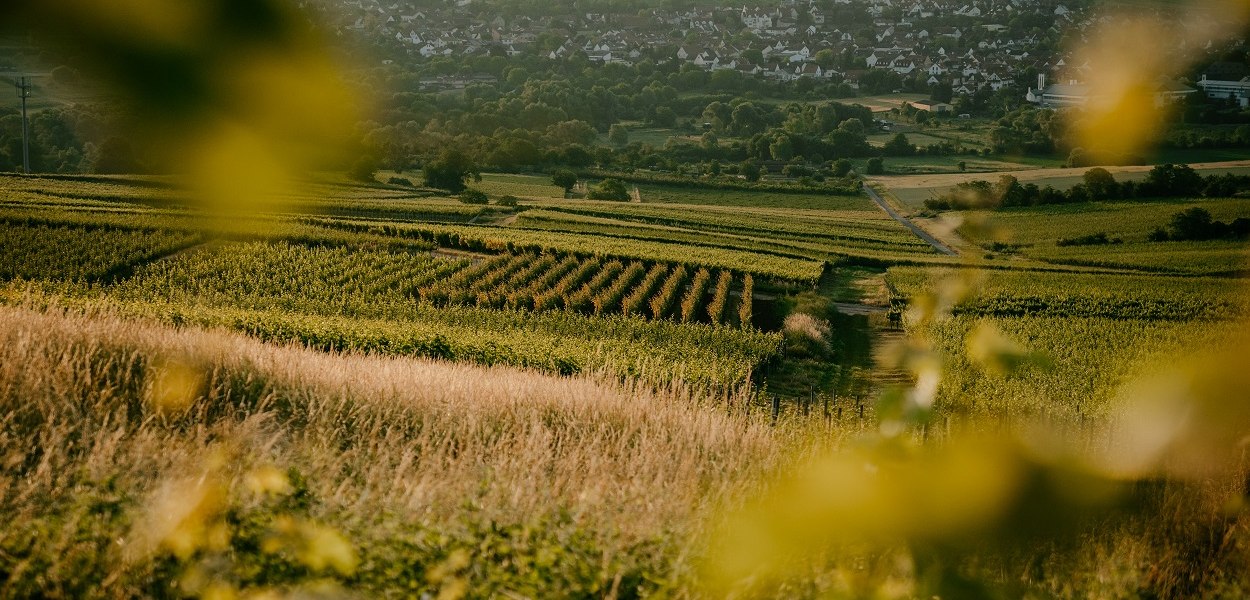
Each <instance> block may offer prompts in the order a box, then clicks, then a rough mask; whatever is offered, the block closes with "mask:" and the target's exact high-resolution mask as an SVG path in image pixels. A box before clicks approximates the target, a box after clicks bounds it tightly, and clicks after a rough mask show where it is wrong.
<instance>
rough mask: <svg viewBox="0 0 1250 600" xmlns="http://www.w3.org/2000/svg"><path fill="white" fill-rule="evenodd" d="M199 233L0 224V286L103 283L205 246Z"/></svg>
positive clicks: (34, 224) (17, 223) (0, 221)
mask: <svg viewBox="0 0 1250 600" xmlns="http://www.w3.org/2000/svg"><path fill="white" fill-rule="evenodd" d="M200 239H201V238H200V236H199V235H196V234H194V233H186V232H178V231H164V230H154V229H112V228H96V227H81V226H71V225H53V224H37V223H25V222H20V221H19V222H13V221H3V220H0V281H3V280H8V279H39V278H48V279H67V280H75V281H101V280H107V279H109V278H112V277H115V276H119V275H122V274H124V273H125V272H126V271H127V270H128V269H130V268H131V267H133V266H134V265H136V264H139V263H141V262H145V261H148V260H151V259H153V258H157V257H160V256H164V255H166V254H169V253H171V252H174V251H176V250H179V249H182V248H186V247H188V246H191V245H193V244H196V243H198V242H199V241H200Z"/></svg>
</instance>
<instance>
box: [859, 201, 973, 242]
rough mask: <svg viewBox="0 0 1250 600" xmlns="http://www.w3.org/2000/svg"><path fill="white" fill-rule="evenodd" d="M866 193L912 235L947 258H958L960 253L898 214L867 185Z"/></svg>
mask: <svg viewBox="0 0 1250 600" xmlns="http://www.w3.org/2000/svg"><path fill="white" fill-rule="evenodd" d="M864 191H865V192H868V197H869V198H872V201H873V202H876V203H877V206H879V207H881V210H884V211H885V214H887V215H890V217H891V218H893V219H894V220H895V221H898V222H899V223H902V224H903V226H904V227H907V228H908V229H910V230H912V233H915V234H916V235H917V236H918V237H919V238H920V239H922V240H924V241H926V242H929V245H930V246H933V247H934V248H936V249H937V251H938V252H941V253H942V254H945V255H947V256H958V253H956V252H955V251H954V250H952V249H951V247H950V246H947V245H946V244H943V243H942V242H939V241H938V240H937V238H935V237H933V236H931V235H929V232H927V231H925V230H923V229H921V228H920V226H919V225H917V224H915V223H912V222H911V219H908V218H907V217H904V216H903V215H900V214H898V212H897V211H895V210H894V209H893V208H891V207H890V205H889V204H888V203H887V202H886V201H885V199H884V198H882V197H881V196H878V195H877V191H876V190H874V189H872V188H870V187H868V185H867V184H865V185H864Z"/></svg>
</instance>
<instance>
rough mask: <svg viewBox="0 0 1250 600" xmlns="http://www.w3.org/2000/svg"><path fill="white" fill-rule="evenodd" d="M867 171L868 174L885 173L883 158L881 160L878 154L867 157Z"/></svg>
mask: <svg viewBox="0 0 1250 600" xmlns="http://www.w3.org/2000/svg"><path fill="white" fill-rule="evenodd" d="M867 171H868V174H869V175H882V174H884V173H885V160H883V159H882V158H881V157H879V156H877V157H873V158H870V159H868V169H867Z"/></svg>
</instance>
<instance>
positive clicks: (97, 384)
mask: <svg viewBox="0 0 1250 600" xmlns="http://www.w3.org/2000/svg"><path fill="white" fill-rule="evenodd" d="M0 403H2V404H3V410H4V411H5V413H6V414H7V415H9V417H8V418H6V420H5V423H4V426H3V431H4V434H5V435H3V436H2V437H0V452H3V454H4V456H6V457H8V458H7V459H6V461H5V462H4V464H3V466H0V476H2V477H3V478H4V480H5V481H6V482H7V484H6V487H5V489H6V493H5V494H4V496H3V500H2V501H0V514H2V515H3V518H4V520H5V522H6V523H9V526H8V527H6V528H5V529H4V531H3V532H0V548H3V552H0V565H3V571H4V572H5V573H6V574H7V575H6V577H5V579H6V580H7V581H6V583H5V589H6V593H14V594H17V595H26V594H31V593H36V592H39V593H40V594H50V595H53V596H57V595H63V596H77V595H80V594H84V593H90V594H92V595H105V596H127V595H131V594H133V593H135V592H136V591H138V590H143V589H155V588H154V587H153V586H156V585H159V584H158V582H163V581H167V580H169V579H170V578H171V577H173V578H176V577H177V576H178V574H179V573H183V572H190V571H192V570H193V569H195V568H200V569H208V573H207V574H209V575H210V576H211V577H213V578H214V579H216V580H218V581H219V582H222V583H230V582H233V583H236V584H240V585H243V586H248V587H252V588H253V589H256V588H259V587H261V586H262V585H268V586H274V585H278V586H281V585H290V584H293V583H295V582H298V581H300V580H304V581H310V580H312V579H313V578H314V575H313V574H310V573H308V571H307V570H306V569H304V568H301V566H300V564H299V563H300V562H301V558H300V557H307V556H309V554H286V555H281V556H273V555H265V554H262V553H261V552H258V551H257V548H256V547H255V546H252V545H250V544H252V543H255V542H257V541H259V539H263V538H264V537H265V536H266V535H269V534H267V533H266V532H270V531H275V530H276V529H275V528H281V527H285V526H287V525H289V524H290V523H289V522H287V524H286V525H284V522H283V521H281V519H284V518H285V519H288V520H289V519H295V520H296V522H297V523H299V522H304V521H308V522H312V523H329V524H330V527H331V528H332V529H333V530H335V531H337V532H338V534H339V535H341V536H342V537H343V538H345V539H346V541H347V544H348V549H346V550H343V549H340V550H337V551H334V552H337V553H338V554H341V555H342V554H354V555H355V556H356V557H357V558H358V562H357V563H356V568H355V569H352V570H353V571H354V574H352V575H347V574H344V573H336V572H335V571H334V570H333V569H330V570H329V572H328V573H325V574H324V575H329V576H330V578H331V580H335V581H337V582H338V583H340V584H342V585H344V586H347V587H350V588H353V589H356V590H357V591H359V592H361V593H365V594H366V595H370V596H377V595H382V594H384V593H398V592H401V591H402V593H405V594H411V593H417V594H420V593H422V592H428V593H432V594H437V593H438V592H439V590H440V589H441V588H443V587H446V586H449V585H453V584H454V585H462V584H467V585H468V586H470V589H473V590H474V591H475V592H474V593H475V595H481V596H487V595H490V594H489V593H488V591H489V590H496V593H498V591H499V590H502V589H509V590H512V592H513V593H522V594H524V595H544V596H548V597H550V596H565V595H574V596H576V595H582V594H590V595H594V596H598V595H601V594H603V593H605V592H606V590H608V589H610V588H612V587H613V586H618V588H619V591H618V593H622V594H627V593H628V594H632V593H635V591H636V590H638V589H655V588H664V587H669V586H678V587H685V586H688V585H690V583H691V582H690V580H689V579H688V576H689V572H688V570H689V569H690V566H691V565H690V560H691V558H692V557H691V555H690V554H688V553H686V552H685V551H684V550H683V548H689V547H690V544H691V543H692V542H693V541H694V540H695V539H696V538H697V537H698V536H699V535H700V532H701V531H702V530H703V529H704V527H705V525H706V524H707V519H708V518H709V515H710V514H711V511H712V509H714V508H715V507H716V506H717V505H718V504H720V503H722V502H724V501H727V500H731V499H733V498H737V497H740V496H741V495H742V494H743V493H746V492H748V491H749V490H750V489H752V487H753V485H754V484H753V483H752V482H753V481H757V480H759V479H760V478H761V477H762V476H763V475H764V474H765V473H766V472H768V471H770V470H772V469H774V468H776V467H778V466H779V464H780V463H781V462H783V460H784V458H783V456H784V451H783V449H784V444H783V443H782V442H781V441H780V440H779V439H778V436H777V434H776V433H775V432H774V431H771V430H770V429H769V428H767V427H764V426H762V425H760V424H756V423H753V422H750V421H747V420H743V419H741V418H736V417H728V416H725V414H724V410H723V409H714V408H711V407H708V408H702V407H700V406H698V405H697V403H696V402H695V400H694V399H692V398H689V397H687V396H685V395H684V394H683V393H682V392H680V391H648V390H645V389H642V388H638V387H634V386H632V385H629V384H620V383H612V382H599V381H594V380H592V379H589V378H586V377H575V378H554V377H549V376H544V375H538V374H534V373H527V372H522V371H517V370H513V369H503V368H495V369H484V368H478V367H470V366H464V365H454V364H447V363H437V362H428V361H418V360H404V359H385V358H376V357H365V356H351V355H338V354H326V353H319V352H312V351H306V350H300V349H294V348H282V347H275V346H269V345H265V344H261V343H259V342H255V341H252V340H249V339H247V338H244V337H241V336H237V335H232V334H223V333H212V332H204V331H198V330H173V329H166V328H162V327H157V326H151V325H143V324H139V323H134V322H127V321H124V320H119V319H117V318H114V317H111V316H108V315H100V314H97V315H90V316H80V315H74V314H62V313H55V312H53V313H37V312H31V311H28V310H24V309H15V308H0ZM31 440H40V443H38V444H31V443H30V441H31ZM273 467H277V469H278V472H279V473H280V472H284V471H287V470H288V469H291V472H292V473H295V472H298V473H299V474H300V475H299V476H298V478H297V479H295V480H292V481H291V483H293V484H294V485H296V486H297V487H298V488H302V490H303V491H301V492H299V496H298V498H299V500H298V501H297V502H288V501H278V502H273V501H271V502H266V501H265V500H264V497H263V495H261V496H258V495H257V494H256V493H254V492H253V491H249V490H250V489H255V487H256V486H257V485H258V484H257V483H256V481H257V477H258V473H260V474H264V473H266V472H267V471H266V469H268V470H269V471H268V472H272V470H273ZM188 477H190V479H188ZM266 477H268V479H267V481H270V482H272V481H273V480H274V479H275V476H274V475H272V473H271V474H270V475H267V476H266ZM276 477H277V478H278V479H282V477H281V476H276ZM248 482H251V483H250V484H249V483H248ZM279 487H280V486H279ZM206 494H207V495H210V496H211V497H212V498H214V500H212V502H211V503H209V504H205V502H207V500H205V499H204V498H206V497H209V496H206ZM171 502H172V503H173V504H170V503H171ZM168 506H172V507H177V510H179V511H183V512H181V513H180V514H182V515H183V518H184V520H183V521H182V522H181V524H179V522H178V521H172V522H169V521H166V520H165V519H166V518H167V516H166V515H167V514H168V513H167V512H166V509H164V508H162V507H168ZM154 511H155V512H154ZM224 511H229V512H228V513H227V512H224ZM226 514H232V515H234V516H233V517H232V519H236V520H238V519H242V520H241V521H236V522H235V524H234V525H233V526H232V527H231V528H229V529H227V530H226V531H227V532H228V535H229V538H228V540H227V542H228V543H227V545H226V546H225V547H221V548H217V549H214V544H215V543H220V541H218V542H213V541H212V540H211V539H209V538H208V537H206V535H205V533H204V531H203V530H201V529H199V527H200V526H204V527H212V524H213V523H214V522H216V520H217V519H219V518H221V519H224V518H226V517H225V515H226ZM187 527H190V529H187ZM41 530H42V531H45V532H47V531H48V530H52V531H55V532H56V533H55V534H50V535H49V536H48V537H43V535H44V534H40V533H38V532H39V531H41ZM314 531H317V535H318V536H320V537H319V538H318V539H320V540H322V544H324V546H325V547H321V548H315V549H314V550H313V554H312V555H313V556H316V553H317V552H323V551H327V547H337V546H331V544H330V542H331V541H333V540H332V536H333V534H329V533H325V532H324V531H321V530H314ZM488 531H494V532H495V533H494V534H487V533H486V532H488ZM197 532H198V533H197ZM483 535H486V536H488V537H487V538H482V537H481V536H483ZM490 535H493V536H494V537H493V538H492V537H489V536H490ZM28 536H35V537H34V539H38V540H40V542H39V543H38V544H37V545H35V546H29V545H27V544H28V540H29V539H31V538H30V537H28ZM175 536H176V537H175ZM171 539H177V540H179V542H178V543H179V544H181V545H173V546H171V545H170V544H171V543H173V542H171V541H170V540H171ZM483 539H493V540H495V541H494V543H497V544H507V545H509V546H510V547H511V548H512V550H511V551H510V552H509V551H507V550H500V549H499V548H498V547H492V546H490V545H489V544H487V545H483V544H484V543H485V542H483ZM172 548H183V549H188V548H189V550H188V551H187V553H186V555H185V556H186V558H185V560H182V561H178V560H175V559H174V558H173V556H172V554H171V549H172ZM453 553H464V554H466V558H467V559H468V562H469V564H471V565H472V568H470V569H465V568H464V567H463V566H461V567H457V568H456V569H454V575H455V577H454V578H453V577H450V576H447V577H444V578H436V577H431V576H428V573H429V572H431V571H432V570H433V568H434V567H436V566H438V565H439V564H440V563H443V562H444V561H447V560H449V556H450V555H452V554H453ZM123 556H128V557H130V558H129V559H127V560H124V561H123V560H120V558H121V557H123ZM214 557H217V558H214ZM331 558H332V559H333V557H331ZM201 559H203V562H202V561H201ZM209 559H212V560H209ZM213 561H216V562H213ZM222 561H224V563H223V562H222ZM284 564H291V565H294V566H288V567H285V568H283V567H282V565H284ZM331 564H332V565H338V564H339V562H336V561H333V560H332V561H331ZM197 565H198V566H197ZM257 568H259V569H261V572H257V571H256V569H257ZM266 569H268V570H267V571H266ZM261 573H267V574H264V575H262V574H261ZM262 577H263V579H262ZM451 579H455V580H457V581H451ZM662 582H663V583H662ZM579 590H580V591H579ZM595 590H597V591H595Z"/></svg>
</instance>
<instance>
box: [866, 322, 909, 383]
mask: <svg viewBox="0 0 1250 600" xmlns="http://www.w3.org/2000/svg"><path fill="white" fill-rule="evenodd" d="M906 337H907V335H906V333H904V332H903V330H902V329H901V328H898V327H875V328H873V336H872V362H873V369H872V376H871V377H870V378H869V380H870V381H871V382H872V385H873V387H874V388H876V389H877V390H878V391H881V390H882V389H883V388H885V387H888V386H895V385H911V384H912V379H911V376H910V375H908V374H907V372H906V371H904V370H903V369H900V368H898V367H897V366H895V365H893V364H892V363H893V362H894V361H893V360H892V358H891V356H890V355H891V354H892V353H893V350H892V349H893V348H894V347H895V346H896V345H898V344H901V343H903V342H904V341H905V339H906Z"/></svg>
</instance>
